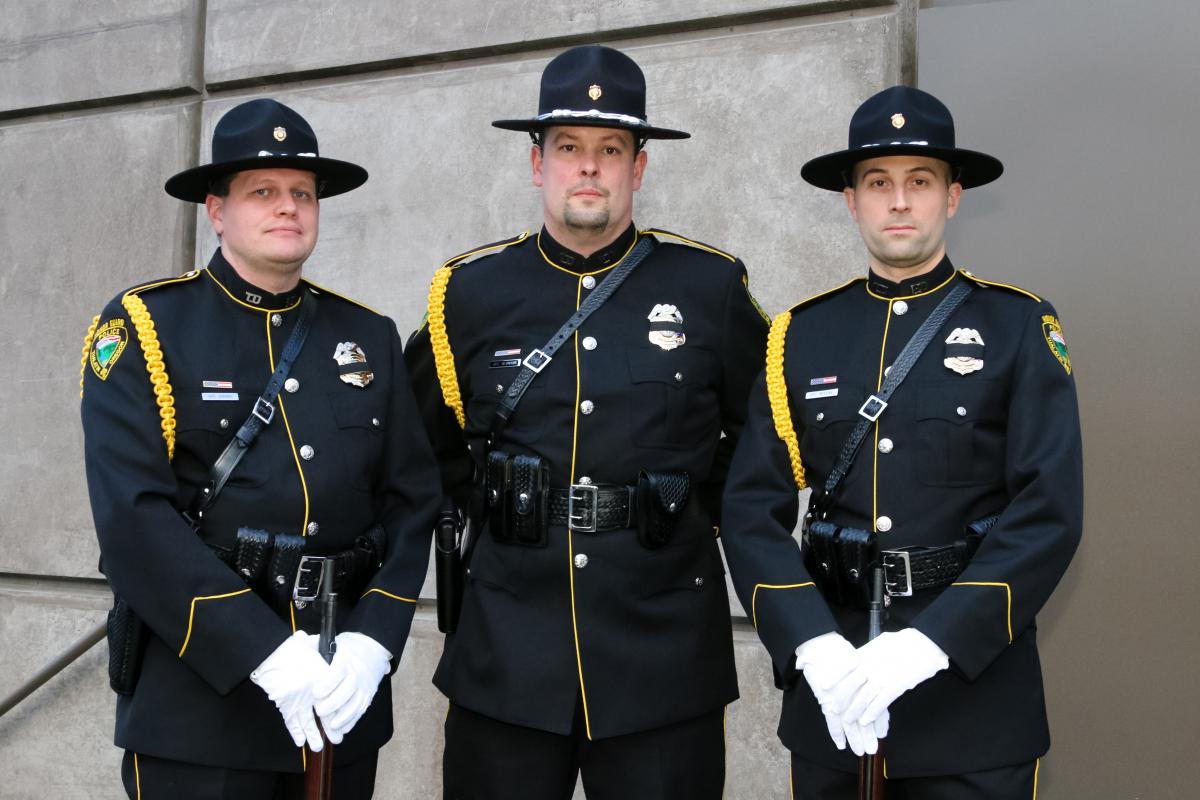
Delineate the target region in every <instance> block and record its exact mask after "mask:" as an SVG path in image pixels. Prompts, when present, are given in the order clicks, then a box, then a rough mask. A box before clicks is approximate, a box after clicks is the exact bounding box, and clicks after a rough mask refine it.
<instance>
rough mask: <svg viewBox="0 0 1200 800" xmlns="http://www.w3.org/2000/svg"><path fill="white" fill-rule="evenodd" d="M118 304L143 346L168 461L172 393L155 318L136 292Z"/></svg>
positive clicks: (172, 434)
mask: <svg viewBox="0 0 1200 800" xmlns="http://www.w3.org/2000/svg"><path fill="white" fill-rule="evenodd" d="M121 305H122V306H124V307H125V310H126V311H128V312H129V321H130V322H132V323H133V327H134V330H136V331H137V335H138V342H140V343H141V345H142V355H143V356H144V357H145V359H146V372H148V373H150V383H151V384H153V386H154V397H155V402H156V403H158V416H159V417H161V418H162V437H163V440H164V441H165V442H166V443H167V460H168V461H170V460H171V459H173V458H174V457H175V397H174V396H173V395H172V394H171V381H170V379H169V378H168V377H167V368H166V365H165V364H164V363H163V352H162V347H160V346H159V344H158V333H157V332H156V331H155V330H154V320H152V319H151V318H150V310H149V309H147V308H146V303H145V302H144V301H143V300H142V298H140V297H138V296H137V295H135V294H127V295H125V296H124V297H122V298H121Z"/></svg>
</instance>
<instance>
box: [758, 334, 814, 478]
mask: <svg viewBox="0 0 1200 800" xmlns="http://www.w3.org/2000/svg"><path fill="white" fill-rule="evenodd" d="M791 324H792V312H790V311H784V312H783V313H782V314H780V315H779V316H777V317H775V321H774V322H772V323H771V329H770V331H768V333H767V363H766V373H765V375H766V381H767V399H768V400H770V401H771V418H772V419H773V420H774V421H775V433H776V434H777V435H778V436H779V438H780V440H781V441H782V442H783V444H784V446H785V447H787V452H788V459H789V460H790V461H791V462H792V477H793V478H795V479H796V488H797V489H803V488H804V487H806V486H808V481H807V480H806V479H805V477H804V463H803V462H802V461H801V460H800V442H799V440H798V439H797V438H796V426H795V425H793V424H792V409H791V406H790V405H789V403H788V396H787V381H786V380H785V379H784V375H783V343H784V340H785V339H786V338H787V330H788V326H789V325H791Z"/></svg>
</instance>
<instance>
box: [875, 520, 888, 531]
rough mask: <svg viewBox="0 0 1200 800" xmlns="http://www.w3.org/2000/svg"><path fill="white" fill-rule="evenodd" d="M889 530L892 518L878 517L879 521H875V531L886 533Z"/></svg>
mask: <svg viewBox="0 0 1200 800" xmlns="http://www.w3.org/2000/svg"><path fill="white" fill-rule="evenodd" d="M891 529H892V518H891V517H880V518H879V519H877V520H875V530H877V531H879V532H880V533H887V532H888V531H890V530H891Z"/></svg>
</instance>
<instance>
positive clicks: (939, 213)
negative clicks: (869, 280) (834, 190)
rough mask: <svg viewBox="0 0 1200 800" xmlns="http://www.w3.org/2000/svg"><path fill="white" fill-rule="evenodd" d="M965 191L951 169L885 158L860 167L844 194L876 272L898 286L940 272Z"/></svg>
mask: <svg viewBox="0 0 1200 800" xmlns="http://www.w3.org/2000/svg"><path fill="white" fill-rule="evenodd" d="M961 195H962V186H961V185H959V184H958V183H951V182H950V176H949V165H948V164H946V162H944V161H940V160H938V159H935V158H926V157H924V156H884V157H882V158H872V159H868V160H866V161H862V162H859V163H858V164H857V165H856V166H855V169H854V186H853V187H852V188H847V189H846V190H845V197H846V205H847V207H848V208H849V209H850V216H851V217H853V218H854V221H855V222H857V223H858V230H859V232H860V233H861V234H862V237H863V243H864V244H866V246H867V252H868V254H869V255H870V262H871V268H872V269H874V270H875V271H876V272H877V273H879V274H880V275H881V276H883V277H885V278H890V279H892V280H899V279H901V278H905V277H911V276H913V275H920V274H921V273H923V272H927V271H929V270H931V269H933V268H934V267H936V266H937V264H938V262H939V261H941V259H942V256H943V255H944V254H945V250H946V237H945V234H946V220H948V219H950V218H951V217H953V216H954V214H955V212H956V211H957V210H958V201H959V197H960V196H961Z"/></svg>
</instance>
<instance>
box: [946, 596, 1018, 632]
mask: <svg viewBox="0 0 1200 800" xmlns="http://www.w3.org/2000/svg"><path fill="white" fill-rule="evenodd" d="M950 585H951V586H1003V587H1004V591H1005V592H1007V593H1008V643H1009V644H1012V641H1013V632H1012V587H1011V586H1009V585H1008V584H1007V583H1004V582H1002V581H957V582H955V583H952V584H950Z"/></svg>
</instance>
